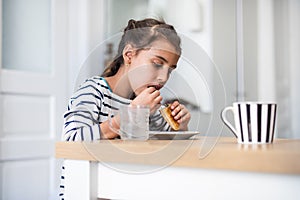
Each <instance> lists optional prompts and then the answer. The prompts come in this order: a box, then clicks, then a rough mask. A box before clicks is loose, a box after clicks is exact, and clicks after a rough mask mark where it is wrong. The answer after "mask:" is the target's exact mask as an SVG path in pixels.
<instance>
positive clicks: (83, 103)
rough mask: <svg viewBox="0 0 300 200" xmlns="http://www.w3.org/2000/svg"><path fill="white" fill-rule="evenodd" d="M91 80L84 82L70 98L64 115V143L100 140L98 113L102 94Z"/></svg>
mask: <svg viewBox="0 0 300 200" xmlns="http://www.w3.org/2000/svg"><path fill="white" fill-rule="evenodd" d="M97 86H98V84H97V83H96V82H94V81H93V80H88V81H86V82H85V83H84V84H83V85H82V86H81V87H80V88H79V89H78V90H77V92H76V93H75V94H74V95H73V96H72V97H71V99H70V101H69V105H68V111H67V112H66V113H65V114H64V127H63V136H62V137H63V138H62V139H63V140H64V141H92V140H98V139H100V133H101V129H100V123H99V113H100V112H101V107H102V101H103V97H104V96H103V93H102V92H101V90H99V87H97Z"/></svg>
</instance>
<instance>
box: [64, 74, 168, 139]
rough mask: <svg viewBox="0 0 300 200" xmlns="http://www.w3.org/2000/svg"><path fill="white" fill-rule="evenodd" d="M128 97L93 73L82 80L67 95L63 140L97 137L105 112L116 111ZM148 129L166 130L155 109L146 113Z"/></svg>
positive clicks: (98, 137)
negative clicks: (67, 102) (120, 94)
mask: <svg viewBox="0 0 300 200" xmlns="http://www.w3.org/2000/svg"><path fill="white" fill-rule="evenodd" d="M130 102H131V100H129V99H125V98H123V97H120V96H118V95H116V94H114V93H113V92H112V90H111V89H110V87H109V85H108V84H107V82H106V80H105V79H104V78H102V77H100V76H94V77H92V78H90V79H88V80H86V81H85V82H84V83H83V84H82V85H81V86H80V87H79V89H78V90H77V91H76V92H75V94H74V95H73V96H72V97H71V99H70V101H69V105H68V111H67V112H66V113H65V114H64V127H63V136H62V139H63V140H65V141H93V140H99V139H100V133H101V128H100V124H101V123H102V122H104V121H107V120H108V117H109V115H111V116H113V115H114V114H116V113H117V111H118V109H119V107H120V105H126V104H130ZM149 121H150V124H149V129H150V130H160V131H166V130H169V129H170V127H169V125H167V123H166V122H165V120H164V119H163V118H162V116H161V115H160V114H159V112H158V111H157V112H156V113H155V114H153V115H151V116H150V120H149Z"/></svg>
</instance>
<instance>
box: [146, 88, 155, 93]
mask: <svg viewBox="0 0 300 200" xmlns="http://www.w3.org/2000/svg"><path fill="white" fill-rule="evenodd" d="M145 91H146V92H148V93H150V94H151V93H153V92H155V91H157V89H155V87H147V88H146V89H145Z"/></svg>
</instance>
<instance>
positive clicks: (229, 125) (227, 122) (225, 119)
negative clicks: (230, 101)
mask: <svg viewBox="0 0 300 200" xmlns="http://www.w3.org/2000/svg"><path fill="white" fill-rule="evenodd" d="M229 110H230V111H231V112H233V107H232V106H229V107H226V108H224V109H223V110H222V112H221V119H222V121H223V122H224V124H225V125H226V126H227V127H228V128H229V129H230V130H231V131H232V132H233V134H234V136H235V137H236V138H238V136H237V131H236V129H235V128H234V126H233V125H232V124H231V123H230V122H229V121H228V120H227V118H226V113H227V111H229ZM233 113H234V112H233Z"/></svg>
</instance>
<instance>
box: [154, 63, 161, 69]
mask: <svg viewBox="0 0 300 200" xmlns="http://www.w3.org/2000/svg"><path fill="white" fill-rule="evenodd" d="M153 65H154V66H155V67H157V68H160V67H162V66H163V64H162V63H156V62H153Z"/></svg>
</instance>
